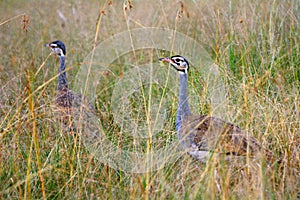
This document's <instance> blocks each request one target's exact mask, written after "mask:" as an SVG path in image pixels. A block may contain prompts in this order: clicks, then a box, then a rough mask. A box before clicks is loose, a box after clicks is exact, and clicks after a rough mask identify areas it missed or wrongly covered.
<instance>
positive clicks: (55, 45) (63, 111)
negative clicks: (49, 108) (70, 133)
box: [45, 40, 94, 127]
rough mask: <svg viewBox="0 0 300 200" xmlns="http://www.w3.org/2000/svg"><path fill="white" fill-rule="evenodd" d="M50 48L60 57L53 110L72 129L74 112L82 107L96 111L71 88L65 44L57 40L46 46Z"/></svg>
mask: <svg viewBox="0 0 300 200" xmlns="http://www.w3.org/2000/svg"><path fill="white" fill-rule="evenodd" d="M45 46H46V47H49V48H50V49H51V50H52V52H53V53H54V54H56V55H57V56H58V57H59V74H58V83H57V93H56V97H55V102H54V105H53V107H54V108H53V109H54V112H55V113H58V117H59V118H60V120H62V121H63V122H64V124H65V125H66V124H67V123H68V126H69V127H71V124H70V123H69V122H70V119H71V115H72V114H73V110H74V109H77V108H80V107H81V106H82V107H84V108H87V109H88V110H89V111H94V108H93V106H92V104H91V103H90V102H89V101H88V100H87V98H85V97H83V96H82V95H81V94H78V93H75V92H74V91H72V90H71V89H70V88H69V84H68V80H67V72H66V46H65V44H64V43H63V42H61V41H59V40H57V41H54V42H50V43H48V44H46V45H45Z"/></svg>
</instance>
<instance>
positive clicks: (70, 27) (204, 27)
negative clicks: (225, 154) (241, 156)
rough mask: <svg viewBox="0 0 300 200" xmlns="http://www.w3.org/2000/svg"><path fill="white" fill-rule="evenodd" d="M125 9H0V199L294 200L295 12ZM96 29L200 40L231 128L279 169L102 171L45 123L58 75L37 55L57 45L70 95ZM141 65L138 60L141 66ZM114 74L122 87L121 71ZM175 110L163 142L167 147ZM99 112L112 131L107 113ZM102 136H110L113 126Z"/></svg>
mask: <svg viewBox="0 0 300 200" xmlns="http://www.w3.org/2000/svg"><path fill="white" fill-rule="evenodd" d="M124 3H125V4H123V2H121V1H120V2H119V1H112V2H111V1H108V2H105V1H88V2H86V1H71V0H70V1H55V0H51V1H33V0H32V1H21V0H13V1H6V0H2V1H0V4H1V7H0V41H1V42H0V54H1V57H0V72H1V73H0V77H1V79H0V82H1V87H0V95H1V99H0V131H1V132H0V183H1V184H0V199H4V198H10V199H19V198H28V199H30V198H32V199H41V198H55V199H56V198H57V199H58V198H60V199H69V198H74V199H93V198H100V199H107V198H108V199H141V198H145V199H148V198H149V199H166V198H170V199H194V198H196V199H219V198H220V199H221V198H222V199H250V198H251V199H296V198H297V197H298V198H300V190H299V188H300V175H299V174H300V162H299V152H298V151H299V144H300V132H299V130H300V129H299V128H300V127H299V123H300V122H299V110H300V100H299V94H300V93H299V89H300V88H299V85H300V67H299V66H300V46H299V45H300V37H299V32H300V25H299V21H300V18H299V13H300V3H299V1H297V0H286V1H279V0H274V1H267V0H262V1H254V2H251V1H242V0H241V1H235V0H232V1H225V0H221V1H206V0H203V1H181V2H177V1H163V2H161V1H132V2H127V1H125V2H124ZM124 5H126V6H127V9H124V8H125V7H124ZM99 20H101V21H100V30H99V34H98V35H97V36H96V38H97V43H100V42H101V41H103V40H105V39H106V38H109V37H110V36H111V35H113V34H116V33H119V32H121V31H126V30H128V29H132V28H141V27H149V26H155V27H167V28H171V29H176V30H178V31H180V32H182V33H184V34H186V35H189V36H190V37H192V38H194V39H195V40H197V41H198V42H199V43H200V44H201V45H202V46H203V47H204V48H205V49H206V50H207V52H209V54H210V56H211V57H212V58H213V60H214V61H215V62H216V64H217V65H219V66H220V67H221V69H222V70H221V71H222V72H221V73H222V76H223V77H224V80H225V82H226V87H227V88H228V99H229V105H228V107H229V108H230V109H228V110H230V112H228V113H227V115H228V118H229V119H230V120H231V121H232V122H234V123H236V124H237V125H238V126H240V127H242V128H243V129H246V130H249V131H250V133H251V134H253V135H254V136H255V137H257V138H258V139H259V140H260V141H261V142H262V143H263V144H264V145H265V146H266V147H267V148H269V149H270V150H271V151H273V152H274V154H275V157H276V158H280V157H282V158H283V161H282V163H281V164H280V165H274V166H272V167H266V166H265V165H264V164H263V162H261V161H257V160H256V161H255V160H254V161H253V162H252V161H251V162H249V160H248V161H245V162H240V163H227V162H226V161H224V160H222V159H220V158H217V157H214V156H213V157H212V159H211V161H210V162H209V163H207V164H201V163H199V162H197V161H195V160H193V159H192V158H191V157H189V156H183V157H182V158H180V159H179V160H178V161H177V162H176V163H172V164H169V165H167V166H165V167H164V168H163V169H161V170H158V171H155V172H149V173H146V174H132V173H126V172H123V171H118V170H115V169H113V168H110V167H108V166H105V165H104V164H101V163H99V162H98V161H97V159H95V158H94V157H93V155H91V154H90V153H89V152H88V151H87V149H86V148H85V147H84V145H83V144H82V142H81V140H80V139H78V138H74V137H73V136H70V135H68V134H64V132H63V130H62V129H61V128H60V126H59V125H58V124H57V123H56V121H55V119H54V118H53V113H52V112H51V110H50V103H51V101H52V100H53V98H54V96H55V90H56V81H55V79H53V81H50V82H48V81H49V80H51V78H53V77H54V76H55V75H56V74H57V67H56V66H57V60H56V59H53V58H49V59H48V57H47V56H48V55H49V50H48V49H45V48H44V47H43V44H45V43H46V42H49V41H52V40H55V39H59V40H62V41H64V42H65V44H66V45H67V52H68V53H67V55H68V57H67V59H68V61H67V62H68V63H67V67H68V79H69V81H70V82H71V86H72V80H73V79H72V77H74V76H75V75H76V72H77V71H78V68H79V67H80V64H81V62H82V61H83V58H84V57H85V56H86V54H87V52H90V51H91V49H92V47H93V44H94V40H95V34H96V33H97V31H96V26H97V22H99ZM146 55H148V54H147V53H146V54H142V53H141V55H140V56H139V58H140V59H141V60H147V59H148V58H147V56H146ZM46 59H48V60H47V61H46V63H45V66H43V62H44V61H45V60H46ZM142 62H143V61H142ZM114 64H115V68H114V69H116V71H117V72H118V74H119V75H120V76H122V70H119V71H118V69H120V67H122V60H119V61H116V62H115V63H114ZM53 66H55V67H53ZM199 76H200V75H199V74H197V73H196V72H195V73H193V71H191V76H190V87H191V88H196V89H197V88H198V91H199V95H200V99H201V102H204V104H206V103H207V99H205V94H203V92H202V90H201V87H200V83H201V80H199ZM109 81H112V82H113V81H114V80H113V78H112V77H108V82H109ZM32 92H34V94H33V95H30V94H31V93H32ZM110 94H111V93H109V92H108V93H107V96H105V95H103V96H100V97H99V98H100V99H101V98H102V99H101V101H99V102H107V101H109V96H110ZM174 101H175V103H174V104H173V105H172V107H171V108H170V110H169V115H170V116H171V117H170V122H169V123H168V124H166V127H164V130H165V131H164V132H163V133H162V134H164V135H165V136H164V137H162V138H161V140H166V139H172V138H175V137H176V133H175V131H174V129H175V125H174V121H175V117H174V116H175V112H176V98H174ZM201 105H202V104H201ZM103 107H104V105H102V104H100V108H99V109H100V110H101V109H102V108H103ZM203 107H204V108H205V109H204V110H207V112H209V111H210V109H211V108H209V105H205V106H203ZM102 111H103V110H102ZM105 112H107V119H106V122H107V123H109V122H110V121H109V119H110V117H109V115H110V113H109V112H110V109H106V110H105ZM204 112H205V111H204ZM107 127H108V129H109V128H110V127H112V130H117V128H116V129H114V125H113V124H112V125H111V126H107ZM113 132H114V131H111V133H112V134H113ZM108 133H109V131H108ZM121 136H122V134H119V135H116V136H115V141H118V140H119V139H120V137H121ZM111 137H112V140H114V139H113V138H114V136H111ZM129 141H130V140H129V139H128V140H127V142H129ZM162 142H163V141H162ZM125 143H126V142H125ZM116 144H119V143H118V142H117V143H116ZM216 171H217V172H218V173H217V174H216ZM218 186H220V187H221V188H220V189H219V190H218Z"/></svg>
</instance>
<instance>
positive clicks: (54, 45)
mask: <svg viewBox="0 0 300 200" xmlns="http://www.w3.org/2000/svg"><path fill="white" fill-rule="evenodd" d="M49 46H50V47H52V48H55V47H57V44H50V45H49Z"/></svg>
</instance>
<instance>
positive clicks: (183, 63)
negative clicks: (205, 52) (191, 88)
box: [159, 55, 189, 74]
mask: <svg viewBox="0 0 300 200" xmlns="http://www.w3.org/2000/svg"><path fill="white" fill-rule="evenodd" d="M159 60H160V61H164V62H168V63H170V64H171V65H172V66H173V67H174V68H175V69H176V70H177V71H178V72H179V73H180V74H187V73H188V70H189V62H188V61H187V59H185V58H184V57H182V56H180V55H176V56H172V57H171V58H160V59H159Z"/></svg>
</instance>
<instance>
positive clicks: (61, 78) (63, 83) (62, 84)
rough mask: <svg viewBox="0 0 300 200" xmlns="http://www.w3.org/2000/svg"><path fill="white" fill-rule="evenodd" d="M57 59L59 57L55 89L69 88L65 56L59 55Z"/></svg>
mask: <svg viewBox="0 0 300 200" xmlns="http://www.w3.org/2000/svg"><path fill="white" fill-rule="evenodd" d="M59 59H60V66H59V75H58V85H57V90H62V89H64V88H69V86H68V81H67V73H66V57H65V56H59Z"/></svg>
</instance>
